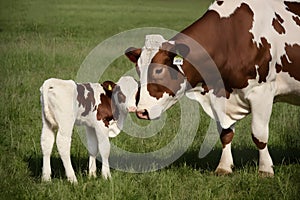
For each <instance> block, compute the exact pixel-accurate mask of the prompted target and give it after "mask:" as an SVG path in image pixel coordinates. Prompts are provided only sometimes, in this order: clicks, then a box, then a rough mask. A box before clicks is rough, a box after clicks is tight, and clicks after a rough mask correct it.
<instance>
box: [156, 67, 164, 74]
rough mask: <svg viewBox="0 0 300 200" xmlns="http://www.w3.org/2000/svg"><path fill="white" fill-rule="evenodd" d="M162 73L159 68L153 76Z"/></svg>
mask: <svg viewBox="0 0 300 200" xmlns="http://www.w3.org/2000/svg"><path fill="white" fill-rule="evenodd" d="M162 71H163V68H160V69H156V70H155V74H161V73H162Z"/></svg>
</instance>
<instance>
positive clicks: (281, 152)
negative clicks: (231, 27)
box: [25, 148, 300, 179]
mask: <svg viewBox="0 0 300 200" xmlns="http://www.w3.org/2000/svg"><path fill="white" fill-rule="evenodd" d="M269 151H270V154H271V157H272V159H273V163H274V165H275V166H278V165H289V164H299V163H300V150H299V149H296V148H294V149H280V148H271V149H269ZM232 154H233V159H234V164H235V169H241V168H243V167H244V166H246V165H247V166H249V165H250V166H256V165H257V164H258V151H257V150H256V149H250V148H246V149H233V150H232ZM220 156H221V149H219V148H217V149H214V150H212V151H211V152H210V153H209V154H208V155H207V156H206V157H205V158H202V159H200V158H198V151H188V152H186V153H185V154H183V155H182V156H181V157H180V158H179V159H178V160H176V161H175V162H174V163H172V164H171V165H170V166H169V167H178V168H180V167H181V166H182V165H183V164H185V165H187V166H190V167H192V168H195V169H199V170H201V171H202V170H204V171H214V170H215V168H216V167H217V165H218V162H219V159H220ZM71 160H72V165H73V167H74V170H75V173H76V174H77V175H78V173H79V172H80V173H81V174H83V175H87V171H88V158H81V157H74V156H72V157H71ZM25 161H26V162H27V163H28V167H29V170H30V171H31V175H32V176H33V177H35V178H37V179H39V178H40V177H41V173H42V156H36V157H34V158H33V157H30V158H26V159H25ZM121 162H122V158H120V163H121ZM51 168H52V177H53V178H61V177H65V170H64V167H63V164H62V161H61V159H60V158H59V157H51ZM97 168H98V170H99V171H100V169H101V162H100V161H97ZM162 170H163V169H162Z"/></svg>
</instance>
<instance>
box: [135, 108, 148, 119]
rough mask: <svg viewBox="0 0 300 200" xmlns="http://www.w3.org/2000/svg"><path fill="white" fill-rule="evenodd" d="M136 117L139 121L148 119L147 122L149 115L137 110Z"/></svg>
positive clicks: (144, 111) (146, 112)
mask: <svg viewBox="0 0 300 200" xmlns="http://www.w3.org/2000/svg"><path fill="white" fill-rule="evenodd" d="M136 115H137V116H138V118H140V119H148V120H149V114H148V111H147V110H145V109H144V110H139V111H137V112H136Z"/></svg>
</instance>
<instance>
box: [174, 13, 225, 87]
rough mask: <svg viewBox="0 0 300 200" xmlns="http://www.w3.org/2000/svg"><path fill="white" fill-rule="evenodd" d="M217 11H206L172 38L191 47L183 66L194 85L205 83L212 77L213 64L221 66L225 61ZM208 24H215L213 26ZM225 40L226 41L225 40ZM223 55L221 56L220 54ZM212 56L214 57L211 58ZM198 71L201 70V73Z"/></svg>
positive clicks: (188, 78)
mask: <svg viewBox="0 0 300 200" xmlns="http://www.w3.org/2000/svg"><path fill="white" fill-rule="evenodd" d="M213 15H216V14H215V13H210V12H208V13H206V14H205V15H204V16H203V17H202V18H201V19H199V20H197V21H196V22H194V23H193V24H192V25H190V26H189V27H187V28H186V29H184V30H183V31H181V33H180V34H178V35H176V36H175V37H174V38H173V39H172V40H175V42H176V43H178V44H180V43H181V44H186V45H187V46H189V47H190V54H189V56H188V57H187V60H189V61H191V62H185V63H184V65H183V66H182V68H183V70H184V72H185V75H186V77H187V80H188V81H189V83H190V84H191V86H192V87H195V86H196V85H197V84H199V83H205V82H207V81H205V79H209V78H211V77H210V76H211V69H212V68H213V67H212V65H214V66H215V64H216V65H217V66H218V67H219V66H221V65H222V63H224V62H225V58H224V55H223V54H222V53H219V51H221V49H220V47H219V45H218V44H220V40H221V39H222V37H220V34H222V33H220V32H219V30H218V28H219V27H218V25H217V24H216V20H215V18H216V17H218V16H213ZM208 24H214V25H213V26H211V25H208ZM223 42H224V41H223ZM220 55H221V56H220ZM210 58H212V59H213V60H212V59H210ZM198 72H201V74H199V73H198Z"/></svg>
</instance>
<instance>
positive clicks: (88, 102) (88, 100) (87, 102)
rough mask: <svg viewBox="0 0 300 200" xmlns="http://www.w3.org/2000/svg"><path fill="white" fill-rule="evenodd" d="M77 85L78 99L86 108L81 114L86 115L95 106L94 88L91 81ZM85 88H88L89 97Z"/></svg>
mask: <svg viewBox="0 0 300 200" xmlns="http://www.w3.org/2000/svg"><path fill="white" fill-rule="evenodd" d="M76 85H77V101H78V103H79V107H80V106H82V107H83V108H85V110H84V112H83V113H81V116H86V115H88V113H89V112H90V111H91V108H92V107H93V106H95V98H94V90H93V88H92V87H91V85H90V84H89V83H85V84H76ZM85 89H87V90H88V93H87V97H85V95H84V93H85Z"/></svg>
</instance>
